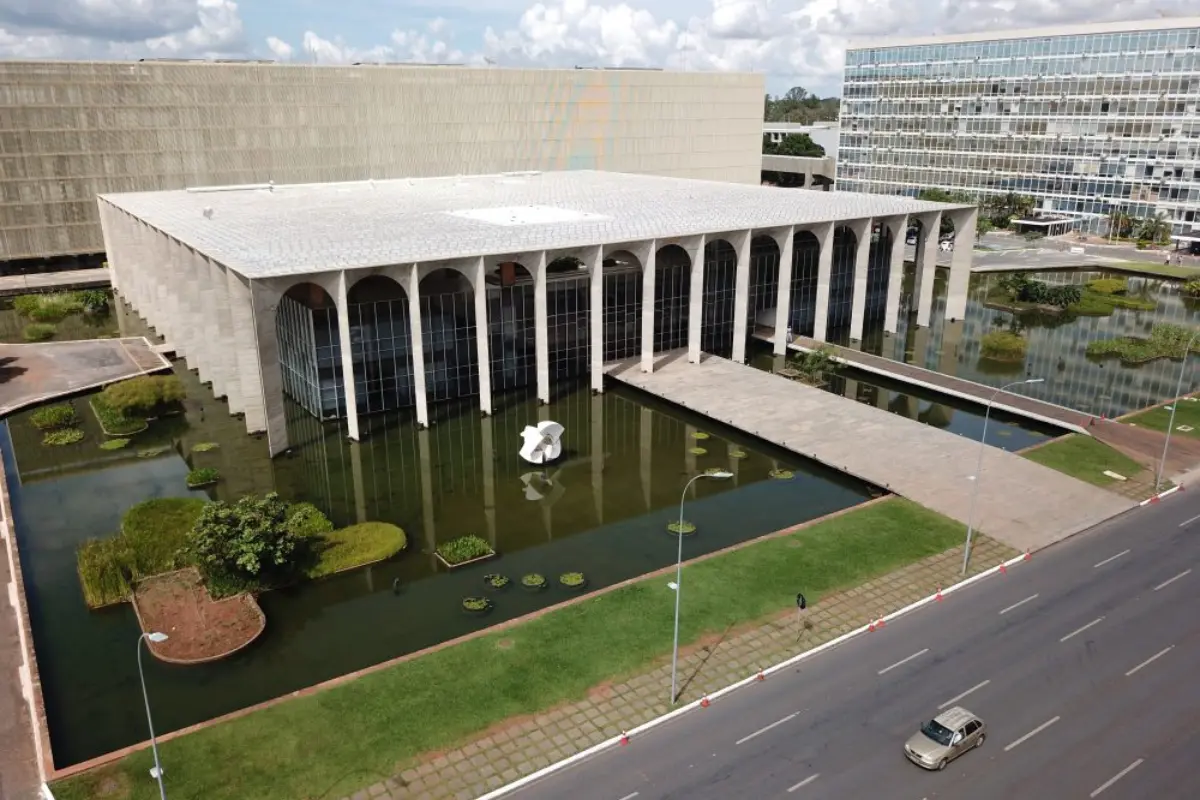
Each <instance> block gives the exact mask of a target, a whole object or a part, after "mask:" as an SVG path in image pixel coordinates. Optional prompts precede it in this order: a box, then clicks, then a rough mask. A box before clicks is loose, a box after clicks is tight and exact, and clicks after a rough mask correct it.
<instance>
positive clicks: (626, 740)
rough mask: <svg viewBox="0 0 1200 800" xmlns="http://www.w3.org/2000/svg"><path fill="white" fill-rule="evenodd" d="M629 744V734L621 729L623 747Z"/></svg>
mask: <svg viewBox="0 0 1200 800" xmlns="http://www.w3.org/2000/svg"><path fill="white" fill-rule="evenodd" d="M627 744H629V734H628V733H626V732H625V731H621V747H624V746H625V745H627Z"/></svg>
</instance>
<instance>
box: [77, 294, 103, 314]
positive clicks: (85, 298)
mask: <svg viewBox="0 0 1200 800" xmlns="http://www.w3.org/2000/svg"><path fill="white" fill-rule="evenodd" d="M75 296H76V297H77V298H78V300H79V305H80V306H82V308H83V310H84V311H85V312H87V313H88V314H101V313H103V312H105V311H107V310H108V303H109V294H108V292H106V291H104V290H103V289H85V290H84V291H82V292H75Z"/></svg>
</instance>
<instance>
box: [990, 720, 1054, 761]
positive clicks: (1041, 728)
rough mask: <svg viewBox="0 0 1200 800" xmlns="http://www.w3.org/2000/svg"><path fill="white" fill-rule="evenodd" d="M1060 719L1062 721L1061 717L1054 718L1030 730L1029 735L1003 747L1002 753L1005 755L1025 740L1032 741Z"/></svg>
mask: <svg viewBox="0 0 1200 800" xmlns="http://www.w3.org/2000/svg"><path fill="white" fill-rule="evenodd" d="M1060 719H1062V717H1055V718H1054V719H1052V720H1049V721H1047V722H1043V723H1042V724H1041V725H1038V726H1037V727H1036V728H1034V729H1033V730H1031V731H1030V732H1029V733H1027V734H1025V735H1024V736H1022V737H1021V738H1020V739H1017V740H1016V741H1015V742H1013V743H1012V744H1010V745H1008V746H1007V747H1005V748H1004V752H1006V753H1007V752H1008V751H1009V750H1012V749H1013V748H1014V747H1016V746H1017V745H1019V744H1020V743H1021V742H1024V741H1025V740H1027V739H1032V738H1033V737H1034V736H1037V735H1038V734H1039V733H1041V732H1042V731H1044V730H1046V728H1049V727H1050V726H1051V725H1053V724H1054V723H1056V722H1058V721H1059V720H1060Z"/></svg>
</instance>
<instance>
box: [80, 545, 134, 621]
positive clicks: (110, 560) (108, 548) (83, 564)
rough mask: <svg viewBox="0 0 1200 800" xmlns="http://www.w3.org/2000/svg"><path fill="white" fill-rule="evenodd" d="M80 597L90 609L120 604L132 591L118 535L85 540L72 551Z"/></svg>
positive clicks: (126, 555) (123, 549)
mask: <svg viewBox="0 0 1200 800" xmlns="http://www.w3.org/2000/svg"><path fill="white" fill-rule="evenodd" d="M75 569H76V571H77V572H78V573H79V584H80V586H81V587H82V588H83V599H84V601H85V602H86V603H87V604H88V606H89V607H91V608H100V607H101V606H108V605H112V604H114V603H122V602H124V601H126V600H128V599H129V597H130V595H131V594H132V593H133V587H132V586H131V585H130V582H129V580H130V572H131V570H130V568H129V552H128V549H127V548H126V545H125V541H124V539H123V538H122V537H120V536H111V537H109V538H107V539H89V540H88V541H86V542H84V543H83V544H81V545H79V549H77V550H76V551H75Z"/></svg>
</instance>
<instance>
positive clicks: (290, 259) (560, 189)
mask: <svg viewBox="0 0 1200 800" xmlns="http://www.w3.org/2000/svg"><path fill="white" fill-rule="evenodd" d="M100 199H101V201H102V202H103V201H107V202H109V203H111V204H112V205H113V206H115V207H117V208H119V209H122V210H124V211H126V212H127V213H129V214H131V215H133V216H134V217H137V218H138V219H141V220H143V221H144V222H145V223H147V224H148V225H150V226H151V227H153V228H156V229H158V230H159V231H161V232H162V233H164V234H167V235H168V236H171V237H174V238H175V239H177V240H179V241H180V242H182V243H184V244H186V245H189V246H190V247H192V248H194V249H195V250H197V251H198V252H200V253H203V254H204V255H206V256H208V257H209V258H211V259H213V260H215V261H217V262H219V263H221V264H224V265H225V266H226V267H228V268H229V269H232V270H234V271H236V272H238V273H240V274H242V275H243V276H245V277H247V278H251V279H253V278H270V277H280V276H289V275H304V274H311V273H316V272H325V271H329V270H336V269H357V268H369V267H379V266H387V265H390V264H411V263H420V262H430V261H446V260H451V259H457V258H467V257H478V256H504V255H516V254H518V253H528V252H535V251H539V250H570V249H576V248H581V247H588V246H593V245H598V244H616V243H623V242H638V241H646V240H649V239H672V238H678V237H684V236H694V235H696V234H700V233H719V232H727V231H738V230H746V229H755V230H764V229H769V228H779V227H783V226H787V225H808V224H814V223H821V222H831V221H842V220H852V219H863V218H867V217H888V216H899V215H902V214H914V213H923V212H933V211H939V210H950V209H961V208H970V206H966V205H953V204H950V205H948V204H944V203H931V202H926V201H922V200H913V199H911V198H906V197H895V196H891V195H876V194H856V193H850V192H811V191H803V190H798V189H781V188H775V187H769V186H756V185H746V184H735V183H722V182H717V181H701V180H692V179H685V178H664V177H657V176H649V175H631V174H626V173H617V172H597V171H592V170H572V171H566V172H540V173H539V172H531V173H506V174H500V175H473V176H455V177H446V178H411V179H407V178H403V179H398V180H380V181H357V182H353V183H320V184H301V185H288V186H239V187H206V188H203V189H181V190H175V191H160V192H129V193H119V194H104V195H101V196H100Z"/></svg>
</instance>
